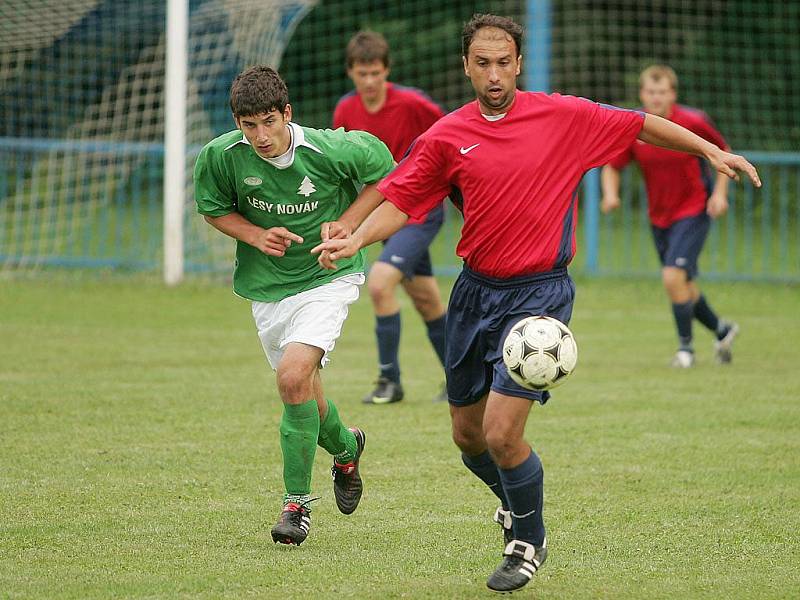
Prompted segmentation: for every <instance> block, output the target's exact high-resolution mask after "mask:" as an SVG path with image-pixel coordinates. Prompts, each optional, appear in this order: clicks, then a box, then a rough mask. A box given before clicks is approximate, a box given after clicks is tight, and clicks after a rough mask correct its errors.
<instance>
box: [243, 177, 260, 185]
mask: <svg viewBox="0 0 800 600" xmlns="http://www.w3.org/2000/svg"><path fill="white" fill-rule="evenodd" d="M243 181H244V183H245V185H261V184H262V181H261V178H260V177H245V178H244V180H243Z"/></svg>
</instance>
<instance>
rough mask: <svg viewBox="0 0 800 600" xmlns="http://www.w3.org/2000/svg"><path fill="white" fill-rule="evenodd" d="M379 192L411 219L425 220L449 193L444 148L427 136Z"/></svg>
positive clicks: (409, 152) (401, 163)
mask: <svg viewBox="0 0 800 600" xmlns="http://www.w3.org/2000/svg"><path fill="white" fill-rule="evenodd" d="M378 191H379V192H380V193H381V194H383V195H384V197H385V198H386V199H387V200H388V201H389V202H391V203H392V204H394V205H395V206H396V207H397V208H398V209H399V210H401V211H402V212H404V213H406V214H407V215H409V216H410V217H413V218H415V219H421V218H423V217H424V216H425V215H426V214H427V213H428V212H429V211H430V210H431V209H433V208H434V207H435V206H436V205H437V204H439V203H440V202H441V201H442V200H443V199H444V198H445V197H446V196H447V194H448V193H449V192H450V182H449V181H448V180H447V176H446V168H445V157H444V155H443V150H442V148H441V146H440V145H439V144H438V143H437V142H436V141H435V140H433V139H430V138H429V137H428V136H426V135H422V136H420V137H419V138H417V140H416V142H414V144H413V145H412V146H411V148H410V149H409V151H408V154H407V155H406V157H405V158H404V159H403V160H402V161H401V162H400V164H399V165H397V168H396V169H395V170H394V171H392V172H391V173H390V174H389V176H388V177H386V178H385V179H384V180H383V181H381V182H380V183H379V184H378Z"/></svg>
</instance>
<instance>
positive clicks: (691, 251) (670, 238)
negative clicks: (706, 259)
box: [653, 213, 711, 280]
mask: <svg viewBox="0 0 800 600" xmlns="http://www.w3.org/2000/svg"><path fill="white" fill-rule="evenodd" d="M710 227H711V217H709V216H708V215H707V214H706V213H701V214H699V215H697V216H696V217H686V218H685V219H681V220H679V221H675V222H674V223H673V224H672V225H670V226H669V227H666V228H663V227H656V226H655V225H653V240H655V243H656V251H657V252H658V258H659V260H660V261H661V265H662V266H664V267H678V268H679V269H683V270H684V271H686V277H687V278H688V279H689V280H692V279H694V278H695V277H697V259H698V257H699V256H700V251H701V250H702V249H703V244H704V243H705V241H706V237H708V230H709V228H710Z"/></svg>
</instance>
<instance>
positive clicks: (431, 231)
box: [402, 205, 447, 402]
mask: <svg viewBox="0 0 800 600" xmlns="http://www.w3.org/2000/svg"><path fill="white" fill-rule="evenodd" d="M443 222H444V208H443V207H442V206H441V205H440V206H438V207H436V208H435V209H434V210H432V211H430V212H429V213H428V216H427V218H426V219H425V221H424V222H423V223H419V224H413V225H408V226H407V227H406V228H405V229H404V231H403V236H404V238H403V241H404V244H403V247H402V255H403V256H405V258H406V263H407V268H406V270H405V271H404V272H405V274H406V277H404V278H403V281H402V284H403V288H404V289H405V291H406V293H407V294H408V295H409V297H410V298H411V300H412V302H413V303H414V308H415V309H416V310H417V312H418V313H419V315H420V316H421V317H422V320H423V321H424V322H425V329H426V331H427V334H428V340H429V341H430V343H431V346H433V350H434V352H436V356H437V357H438V358H439V362H440V363H441V364H442V367H444V348H445V323H446V321H447V318H446V317H447V311H446V310H445V307H444V303H443V302H442V295H441V292H440V291H439V284H438V283H437V282H436V278H435V277H434V276H433V264H432V262H431V256H430V252H429V248H430V245H431V244H432V243H433V240H434V238H435V237H436V235H437V234H438V233H439V230H440V229H441V228H442V223H443ZM433 400H434V402H439V401H445V400H447V392H446V390H445V389H444V386H442V390H441V391H440V392H439V393H438V394H436V396H434V398H433Z"/></svg>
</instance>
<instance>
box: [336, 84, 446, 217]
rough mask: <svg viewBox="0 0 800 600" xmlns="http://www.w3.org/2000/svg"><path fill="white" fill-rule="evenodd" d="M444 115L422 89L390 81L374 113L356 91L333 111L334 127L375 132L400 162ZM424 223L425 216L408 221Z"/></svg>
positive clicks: (342, 100)
mask: <svg viewBox="0 0 800 600" xmlns="http://www.w3.org/2000/svg"><path fill="white" fill-rule="evenodd" d="M443 114H444V112H443V111H442V109H441V108H439V106H438V105H437V104H436V103H435V102H434V101H433V100H431V99H430V98H428V96H426V95H425V94H424V93H422V92H421V91H420V90H417V89H414V88H409V87H404V86H400V85H395V84H393V83H390V82H387V84H386V101H385V102H384V103H383V106H382V107H381V108H380V110H379V111H377V112H374V113H371V112H368V111H367V109H366V107H365V106H364V103H363V102H362V101H361V97H360V96H359V95H358V94H357V93H356V92H355V91H352V92H350V93H348V94H345V95H344V96H342V97H341V98H340V99H339V102H338V103H337V104H336V108H335V109H334V111H333V127H334V129H336V128H339V127H344V128H345V129H346V130H348V131H351V130H353V129H360V130H361V131H366V132H368V133H371V134H372V135H374V136H375V137H376V138H378V139H379V140H381V141H382V142H383V143H384V144H386V145H387V146H388V147H389V151H390V152H391V153H392V156H393V157H394V159H395V161H397V162H400V160H401V159H402V158H403V156H405V153H406V152H407V151H408V148H409V147H410V146H411V143H412V142H413V141H414V140H415V139H417V137H418V136H419V135H420V134H421V133H423V132H425V131H426V130H427V129H428V127H430V126H431V125H433V124H434V123H435V122H436V121H437V120H438V119H439V118H440V117H441V116H442V115H443ZM423 221H425V215H423V216H421V217H419V218H416V219H410V220H409V221H408V222H409V224H413V223H422V222H423Z"/></svg>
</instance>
